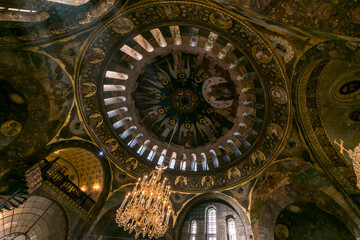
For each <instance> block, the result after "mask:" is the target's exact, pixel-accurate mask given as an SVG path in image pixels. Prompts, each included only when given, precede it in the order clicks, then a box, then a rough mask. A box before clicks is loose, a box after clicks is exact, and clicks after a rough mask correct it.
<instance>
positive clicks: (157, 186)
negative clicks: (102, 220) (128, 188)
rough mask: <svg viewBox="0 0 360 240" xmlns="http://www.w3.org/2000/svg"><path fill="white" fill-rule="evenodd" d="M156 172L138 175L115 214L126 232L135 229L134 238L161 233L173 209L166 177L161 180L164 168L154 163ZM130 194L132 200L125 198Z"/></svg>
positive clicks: (165, 227)
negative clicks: (140, 176)
mask: <svg viewBox="0 0 360 240" xmlns="http://www.w3.org/2000/svg"><path fill="white" fill-rule="evenodd" d="M155 168H156V171H155V172H154V173H152V174H150V177H149V179H147V176H145V177H144V178H143V179H142V181H141V182H140V180H141V178H139V180H138V182H137V183H136V185H135V187H134V189H133V191H132V192H131V193H129V194H127V195H126V197H125V199H124V201H123V202H122V204H121V206H120V208H119V209H118V210H117V213H116V223H117V224H118V225H119V227H124V230H125V231H128V230H129V233H132V232H133V231H135V238H138V237H139V235H140V234H142V236H143V237H145V235H146V234H147V235H148V237H149V238H153V237H154V238H158V237H161V236H163V235H164V234H165V233H166V231H167V229H168V227H169V219H170V214H171V212H172V209H171V202H170V200H169V197H170V186H165V182H166V178H165V179H164V181H163V182H162V183H161V182H160V179H161V173H162V172H163V171H164V170H165V169H166V168H167V167H165V166H164V165H161V166H156V167H155ZM129 197H131V200H130V201H128V199H129Z"/></svg>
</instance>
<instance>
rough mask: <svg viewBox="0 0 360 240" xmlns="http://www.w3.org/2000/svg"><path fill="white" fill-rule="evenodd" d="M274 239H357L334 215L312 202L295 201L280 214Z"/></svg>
mask: <svg viewBox="0 0 360 240" xmlns="http://www.w3.org/2000/svg"><path fill="white" fill-rule="evenodd" d="M274 235H275V237H274V240H292V239H294V240H295V239H309V240H321V239H332V240H340V239H341V240H342V239H344V240H345V239H346V240H350V239H351V240H355V237H354V236H353V235H352V233H351V232H350V231H349V230H348V229H347V228H346V226H345V225H344V224H343V223H342V222H341V221H340V220H339V219H338V218H336V217H335V216H334V215H331V214H329V213H328V212H326V211H324V210H322V209H320V208H318V207H317V206H316V205H315V204H312V203H301V202H299V203H294V204H292V205H290V206H288V207H287V208H285V209H284V210H282V211H281V213H280V214H279V216H278V219H277V221H276V225H275V234H274Z"/></svg>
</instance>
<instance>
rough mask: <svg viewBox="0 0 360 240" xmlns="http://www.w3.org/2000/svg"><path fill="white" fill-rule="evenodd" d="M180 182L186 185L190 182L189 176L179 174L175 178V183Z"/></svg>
mask: <svg viewBox="0 0 360 240" xmlns="http://www.w3.org/2000/svg"><path fill="white" fill-rule="evenodd" d="M178 183H180V184H181V183H182V184H184V185H185V186H187V184H188V182H187V178H186V177H184V176H177V177H176V178H175V185H177V184H178Z"/></svg>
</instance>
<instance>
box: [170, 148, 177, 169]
mask: <svg viewBox="0 0 360 240" xmlns="http://www.w3.org/2000/svg"><path fill="white" fill-rule="evenodd" d="M175 163H176V152H173V153H172V154H171V159H170V163H169V168H170V169H174V167H175Z"/></svg>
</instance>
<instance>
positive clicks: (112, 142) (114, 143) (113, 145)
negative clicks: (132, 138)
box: [105, 138, 119, 152]
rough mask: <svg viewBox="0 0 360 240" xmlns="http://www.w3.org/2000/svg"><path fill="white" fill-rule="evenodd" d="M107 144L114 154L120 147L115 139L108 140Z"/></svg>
mask: <svg viewBox="0 0 360 240" xmlns="http://www.w3.org/2000/svg"><path fill="white" fill-rule="evenodd" d="M105 144H107V146H108V149H109V150H110V151H111V152H114V151H115V150H116V149H117V148H118V147H119V143H118V141H117V140H116V139H113V138H111V139H108V140H106V142H105Z"/></svg>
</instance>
